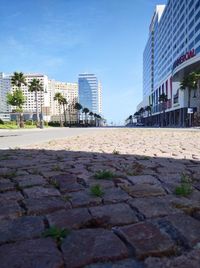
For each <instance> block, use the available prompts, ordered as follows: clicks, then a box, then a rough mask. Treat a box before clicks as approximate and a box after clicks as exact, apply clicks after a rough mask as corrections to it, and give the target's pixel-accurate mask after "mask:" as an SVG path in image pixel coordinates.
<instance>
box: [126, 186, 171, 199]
mask: <svg viewBox="0 0 200 268" xmlns="http://www.w3.org/2000/svg"><path fill="white" fill-rule="evenodd" d="M121 187H122V189H124V190H125V191H126V192H127V193H128V194H129V195H131V196H132V197H146V196H163V195H165V194H166V193H165V191H164V189H163V188H162V187H161V186H158V185H151V184H136V185H132V186H126V185H125V186H124V185H122V186H121Z"/></svg>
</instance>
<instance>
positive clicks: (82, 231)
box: [0, 149, 200, 268]
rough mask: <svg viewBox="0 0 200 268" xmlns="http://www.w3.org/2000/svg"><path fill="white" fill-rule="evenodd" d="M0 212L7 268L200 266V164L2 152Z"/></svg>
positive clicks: (1, 256) (0, 253)
mask: <svg viewBox="0 0 200 268" xmlns="http://www.w3.org/2000/svg"><path fill="white" fill-rule="evenodd" d="M184 187H185V188H184ZM178 189H179V190H178ZM0 204H1V207H0V220H1V221H0V260H1V265H0V266H1V267H2V268H4V267H6V268H7V267H9V268H11V267H26V268H27V267H70V268H73V267H86V266H87V267H91V268H98V267H99V268H100V267H109V268H111V267H118V268H119V267H127V268H129V267H198V264H199V262H200V163H199V161H197V160H189V159H173V158H158V157H147V156H142V155H122V154H118V153H117V152H115V154H106V153H90V152H73V151H65V150H60V151H53V150H35V149H32V150H30V149H27V150H26V149H16V150H0ZM52 227H56V228H57V229H56V231H55V228H54V232H53V233H52V232H50V234H48V235H46V236H48V237H46V236H45V235H44V232H45V230H48V229H50V230H51V231H52ZM63 228H64V229H67V230H69V234H63V232H62V231H63ZM55 233H56V234H55ZM184 265H185V266H184Z"/></svg>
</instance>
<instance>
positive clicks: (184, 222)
mask: <svg viewBox="0 0 200 268" xmlns="http://www.w3.org/2000/svg"><path fill="white" fill-rule="evenodd" d="M164 220H167V221H169V222H170V223H171V224H172V225H173V226H174V227H175V228H176V229H177V230H178V232H179V233H180V234H181V235H182V236H183V237H185V238H186V240H187V243H188V245H189V246H191V247H195V246H196V245H197V243H200V221H198V220H196V219H194V218H192V217H191V216H188V215H185V214H178V215H177V214H174V215H170V216H168V217H166V218H165V219H164Z"/></svg>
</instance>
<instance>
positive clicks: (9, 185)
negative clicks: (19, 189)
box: [0, 179, 15, 192]
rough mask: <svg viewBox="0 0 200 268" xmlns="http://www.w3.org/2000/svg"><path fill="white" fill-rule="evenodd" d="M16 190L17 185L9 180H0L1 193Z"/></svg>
mask: <svg viewBox="0 0 200 268" xmlns="http://www.w3.org/2000/svg"><path fill="white" fill-rule="evenodd" d="M14 189H15V185H14V183H13V182H11V181H10V180H8V179H0V192H5V191H12V190H14Z"/></svg>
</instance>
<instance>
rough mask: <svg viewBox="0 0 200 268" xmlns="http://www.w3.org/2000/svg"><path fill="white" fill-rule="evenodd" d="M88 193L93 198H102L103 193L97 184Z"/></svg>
mask: <svg viewBox="0 0 200 268" xmlns="http://www.w3.org/2000/svg"><path fill="white" fill-rule="evenodd" d="M90 193H91V195H93V196H97V197H102V196H103V195H104V192H103V190H102V188H101V186H100V185H99V184H96V185H94V186H92V187H91V188H90Z"/></svg>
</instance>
